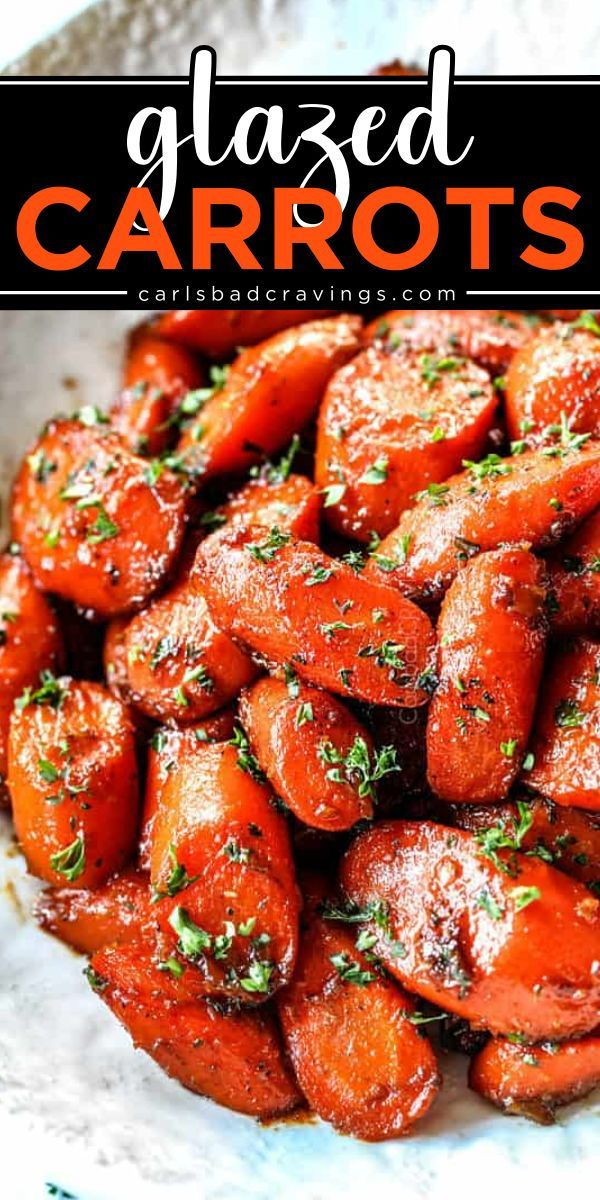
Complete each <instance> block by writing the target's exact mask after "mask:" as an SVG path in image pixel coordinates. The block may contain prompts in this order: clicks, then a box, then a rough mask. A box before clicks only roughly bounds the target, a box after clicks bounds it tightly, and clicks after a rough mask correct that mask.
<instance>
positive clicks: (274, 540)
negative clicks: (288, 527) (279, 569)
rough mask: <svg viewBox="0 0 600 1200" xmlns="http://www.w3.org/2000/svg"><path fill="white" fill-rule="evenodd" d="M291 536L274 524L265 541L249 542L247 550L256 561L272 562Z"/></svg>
mask: <svg viewBox="0 0 600 1200" xmlns="http://www.w3.org/2000/svg"><path fill="white" fill-rule="evenodd" d="M290 538H291V534H290V533H284V532H283V531H282V530H281V529H279V528H278V526H277V525H274V526H273V528H272V529H271V530H270V532H269V536H268V537H267V538H266V540H265V541H264V542H247V543H246V550H247V551H248V553H249V554H251V555H252V558H254V559H255V560H256V562H262V563H270V562H272V561H273V559H274V558H275V555H276V554H277V552H278V550H281V548H282V547H283V546H287V544H288V542H289V541H290Z"/></svg>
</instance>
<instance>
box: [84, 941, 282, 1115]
mask: <svg viewBox="0 0 600 1200" xmlns="http://www.w3.org/2000/svg"><path fill="white" fill-rule="evenodd" d="M164 961H165V960H163V962H164ZM167 961H168V960H167ZM91 965H92V970H93V972H94V974H93V975H92V976H91V982H92V984H93V986H94V990H95V991H96V992H97V994H98V995H99V996H100V998H101V999H102V1000H104V1003H105V1004H107V1005H108V1007H109V1008H110V1010H111V1012H113V1013H114V1015H115V1016H116V1017H117V1018H118V1020H119V1021H121V1023H122V1024H123V1025H124V1026H125V1028H126V1029H127V1031H128V1033H129V1034H130V1036H131V1038H132V1039H133V1043H134V1045H135V1046H136V1047H138V1048H139V1049H140V1050H145V1052H146V1053H147V1054H149V1055H150V1056H151V1058H153V1059H154V1060H155V1062H157V1063H158V1064H159V1066H161V1067H162V1069H163V1071H166V1072H167V1075H170V1076H171V1077H172V1078H173V1079H177V1080H178V1081H179V1083H182V1084H183V1086H184V1087H186V1088H189V1089H190V1090H191V1091H192V1092H197V1093H199V1094H200V1095H202V1096H208V1097H210V1099H211V1100H216V1102H217V1104H223V1105H224V1106H225V1107H226V1108H231V1109H233V1110H234V1112H241V1113H247V1114H248V1115H249V1116H252V1117H261V1118H263V1119H266V1118H267V1117H273V1116H276V1115H278V1114H281V1113H285V1112H289V1111H290V1110H292V1109H294V1108H297V1107H298V1106H299V1105H300V1104H302V1097H301V1095H300V1092H299V1091H298V1088H297V1086H296V1084H295V1082H294V1078H293V1075H292V1073H291V1071H290V1069H289V1066H288V1064H287V1062H286V1060H285V1058H284V1055H283V1050H282V1046H281V1038H280V1035H279V1031H278V1030H277V1027H276V1024H275V1021H274V1019H273V1017H272V1015H271V1014H270V1013H268V1012H266V1011H265V1010H264V1009H260V1010H258V1009H239V1010H233V1011H231V1012H226V1011H223V1009H222V1008H220V1007H216V1006H215V1005H214V1004H212V1003H211V1001H210V998H208V997H202V996H194V995H193V994H192V995H191V994H190V985H189V984H188V983H187V976H188V975H189V973H190V972H189V969H186V972H185V973H184V975H183V977H182V978H177V977H175V976H174V975H173V974H172V973H171V972H169V971H168V970H165V969H164V968H163V970H161V969H160V967H159V965H158V963H157V959H156V956H155V954H154V952H153V949H152V947H151V945H149V944H148V943H147V942H142V941H139V942H137V943H129V944H127V945H121V946H110V947H107V948H106V949H105V950H100V951H99V952H98V953H97V954H95V955H94V957H93V959H92V964H91Z"/></svg>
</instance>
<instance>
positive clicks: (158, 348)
mask: <svg viewBox="0 0 600 1200" xmlns="http://www.w3.org/2000/svg"><path fill="white" fill-rule="evenodd" d="M203 382H204V376H203V373H202V371H201V370H200V366H199V364H198V362H197V361H196V359H195V358H194V356H193V355H192V354H190V353H189V351H188V350H185V349H184V348H183V347H182V346H176V345H174V344H173V343H172V342H167V341H165V340H164V339H163V338H159V337H155V336H154V335H153V334H152V333H150V332H149V331H148V330H147V329H142V330H138V331H136V333H134V335H133V337H132V339H131V341H130V344H129V348H128V353H127V362H126V364H125V372H124V379H123V386H124V391H123V392H122V393H121V395H120V397H119V399H118V401H117V403H116V404H114V405H113V407H112V408H111V410H110V419H111V424H112V425H113V428H114V429H115V430H116V431H117V433H119V434H120V435H121V437H122V438H123V440H124V441H125V442H126V443H127V445H128V446H129V447H130V448H131V450H133V452H134V454H160V453H161V452H162V451H163V450H165V449H166V447H167V446H168V445H169V442H170V440H171V438H170V434H171V418H172V417H173V415H174V411H175V409H176V406H177V403H178V401H179V400H181V399H182V397H183V396H185V394H186V392H189V391H190V390H192V389H196V388H199V387H200V386H201V384H202V383H203Z"/></svg>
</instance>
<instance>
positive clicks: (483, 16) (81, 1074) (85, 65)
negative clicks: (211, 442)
mask: <svg viewBox="0 0 600 1200" xmlns="http://www.w3.org/2000/svg"><path fill="white" fill-rule="evenodd" d="M576 9H577V5H576V4H575V5H574V4H572V5H571V6H570V8H569V9H567V7H566V6H564V7H563V6H562V5H559V4H558V2H557V3H554V0H546V3H543V2H542V0H527V3H525V4H521V3H519V0H504V4H503V5H502V6H501V8H499V7H498V6H490V5H489V4H488V3H487V0H481V3H480V2H479V0H475V2H474V0H471V2H470V3H468V2H467V0H443V4H442V6H441V8H440V7H439V6H438V5H437V4H435V3H433V2H429V3H428V2H427V0H405V2H404V3H403V4H395V3H392V2H391V0H389V2H386V0H304V2H302V0H263V2H262V3H258V2H256V3H254V2H253V0H246V2H243V0H219V3H210V2H209V0H206V2H205V0H195V2H194V0H172V2H169V3H167V2H166V0H161V2H154V3H152V2H151V0H107V2H106V3H103V4H100V5H97V6H94V7H93V8H92V9H90V10H89V11H88V12H86V13H85V14H84V15H83V16H82V17H80V18H78V19H77V20H76V21H75V22H73V23H71V25H70V26H68V27H67V28H66V30H65V31H63V33H62V34H61V35H59V36H57V37H56V38H54V39H52V40H51V42H49V43H47V44H45V45H44V46H42V47H38V48H36V49H35V50H34V51H32V53H31V54H30V55H29V56H28V57H27V59H25V60H23V61H22V62H21V64H19V66H18V68H17V69H19V70H20V71H21V72H22V73H37V74H45V73H56V74H72V73H81V74H85V73H103V72H104V73H113V72H114V73H148V72H150V73H151V72H158V73H168V72H184V71H185V70H186V69H187V62H188V57H189V52H190V49H191V48H192V47H193V45H194V44H196V43H198V42H202V41H205V42H209V43H212V44H213V45H215V46H216V47H217V49H218V51H219V55H220V61H221V69H222V70H226V71H229V72H233V71H241V72H245V71H247V72H249V73H257V72H259V71H269V72H271V73H284V72H285V71H290V72H294V71H298V72H299V71H302V70H305V71H312V72H322V71H323V72H326V71H328V70H334V71H362V70H365V69H367V68H368V67H370V66H371V65H372V64H373V63H376V62H378V61H382V60H385V59H387V58H389V57H391V56H393V55H395V54H397V53H399V54H401V55H403V56H404V57H405V58H407V59H410V58H414V57H421V59H423V57H425V56H426V51H427V49H428V48H429V47H430V46H431V45H432V44H433V43H435V42H439V41H444V40H448V41H450V42H452V43H453V44H454V45H455V46H456V48H457V54H458V62H459V66H460V67H461V68H462V69H463V70H465V71H466V70H471V71H474V70H481V71H490V72H493V71H498V70H500V69H501V68H502V67H504V68H509V69H510V70H511V71H519V70H522V71H528V70H529V71H534V70H538V71H544V70H547V71H551V70H563V71H569V70H570V71H578V70H579V71H585V70H589V71H593V70H594V69H597V66H598V62H600V55H598V53H597V51H598V47H599V45H600V36H599V34H600V28H599V27H595V28H592V29H590V27H589V23H588V24H587V25H586V23H585V22H583V21H581V20H579V21H578V20H577V19H576ZM582 9H583V4H582ZM582 15H583V14H582ZM232 31H233V34H232ZM595 55H596V61H594V56H595ZM135 319H136V318H135V317H134V316H133V315H132V314H121V313H105V314H101V313H62V314H61V313H9V314H6V315H5V316H3V317H2V318H1V319H0V485H1V486H2V491H3V495H6V489H7V482H8V479H9V477H10V474H11V472H12V470H13V468H14V464H15V462H16V461H17V458H18V456H19V455H20V454H21V453H22V452H23V450H24V448H25V446H26V445H27V442H28V440H29V439H30V438H31V437H32V436H33V434H34V433H35V431H36V429H37V427H38V426H39V425H40V424H41V422H42V421H43V420H44V419H45V418H46V417H48V416H49V415H51V414H52V413H53V412H54V411H56V410H60V409H65V408H66V409H67V410H68V409H70V408H72V407H74V406H75V404H80V403H85V402H87V403H98V404H100V405H102V404H106V403H108V402H109V401H110V399H111V396H113V395H114V392H115V388H116V383H117V378H118V366H119V360H120V355H121V350H122V335H123V332H124V330H125V328H126V327H127V326H128V325H129V324H131V322H132V321H133V320H135ZM66 380H70V381H73V380H75V388H74V389H73V387H72V386H71V387H67V386H65V381H66ZM34 891H35V885H34V884H33V883H32V881H30V880H27V879H26V877H25V874H24V871H23V864H22V860H21V858H20V857H19V856H18V855H15V854H14V852H13V850H12V846H11V840H10V827H9V825H8V822H6V821H1V820H0V1147H1V1150H0V1196H1V1197H2V1200H42V1197H43V1196H44V1194H45V1190H44V1181H45V1180H51V1181H54V1182H55V1183H59V1184H61V1185H62V1186H63V1187H64V1188H68V1189H69V1190H70V1191H72V1192H73V1193H75V1195H76V1196H77V1197H78V1200H238V1198H240V1200H241V1198H244V1200H246V1198H247V1200H267V1197H269V1200H271V1198H276V1200H330V1198H333V1197H337V1196H342V1195H343V1196H344V1197H345V1198H347V1200H355V1198H356V1200H359V1198H360V1200H364V1197H365V1195H369V1196H375V1197H377V1200H388V1198H389V1200H391V1198H392V1197H394V1198H395V1200H396V1198H398V1200H413V1198H416V1197H423V1198H424V1200H451V1198H453V1197H454V1196H458V1195H460V1196H461V1197H462V1198H464V1200H471V1197H473V1200H475V1197H477V1200H479V1198H480V1196H481V1194H482V1192H484V1193H485V1192H486V1191H491V1190H492V1189H495V1188H498V1189H500V1188H502V1189H503V1191H504V1192H505V1193H506V1194H508V1195H509V1196H511V1197H515V1198H517V1200H521V1197H525V1196H527V1197H529V1196H530V1195H531V1194H532V1193H533V1194H544V1197H545V1200H554V1197H558V1196H564V1194H565V1191H566V1190H567V1189H569V1191H570V1193H571V1194H572V1195H574V1194H575V1193H576V1192H577V1190H578V1188H580V1189H581V1191H583V1189H584V1188H587V1189H590V1188H591V1187H592V1185H593V1184H594V1185H596V1184H597V1169H598V1166H599V1165H600V1153H599V1148H598V1147H599V1142H598V1132H599V1130H600V1124H599V1122H598V1118H599V1116H600V1103H599V1102H598V1101H596V1102H594V1101H593V1100H589V1101H586V1102H584V1103H583V1104H581V1105H578V1106H577V1107H575V1108H571V1109H569V1110H568V1115H567V1116H566V1117H564V1118H563V1119H562V1121H561V1123H560V1124H559V1125H557V1126H555V1127H554V1128H551V1129H541V1128H537V1127H533V1126H531V1125H529V1124H527V1123H526V1122H524V1121H522V1120H520V1119H511V1120H509V1119H506V1118H502V1117H500V1116H499V1115H498V1114H496V1113H495V1112H494V1111H493V1110H492V1109H490V1108H488V1107H487V1106H485V1105H484V1104H483V1103H482V1102H480V1101H479V1100H478V1099H477V1098H476V1097H474V1096H472V1095H470V1094H469V1093H468V1092H467V1091H466V1089H465V1086H464V1073H465V1064H464V1061H458V1060H456V1061H454V1062H450V1061H447V1062H446V1061H444V1063H443V1064H442V1066H443V1069H444V1074H445V1076H446V1084H445V1087H444V1089H443V1094H442V1096H441V1098H440V1099H439V1101H438V1102H437V1104H436V1106H435V1108H434V1111H433V1113H432V1115H431V1117H430V1118H429V1119H428V1120H426V1121H425V1122H424V1124H423V1125H422V1126H421V1127H420V1128H419V1129H418V1131H417V1132H416V1133H415V1134H414V1136H412V1137H411V1138H410V1139H406V1140H404V1141H401V1142H396V1143H388V1144H386V1145H384V1146H379V1147H377V1146H366V1145H363V1144H360V1143H357V1142H353V1141H351V1140H350V1139H347V1138H341V1137H338V1136H337V1135H336V1134H334V1133H333V1132H332V1131H331V1130H330V1129H328V1128H327V1127H326V1126H324V1125H320V1124H318V1123H315V1124H312V1125H309V1124H305V1125H283V1126H281V1127H274V1128H268V1129H261V1128H260V1127H258V1126H256V1125H255V1124H254V1123H253V1122H251V1121H250V1120H248V1119H246V1118H243V1117H237V1116H235V1115H233V1114H230V1113H227V1112H226V1111H225V1110H223V1109H219V1108H217V1107H215V1106H214V1105H212V1104H210V1103H209V1102H207V1101H204V1100H201V1099H199V1098H197V1097H194V1096H192V1095H190V1094H189V1093H187V1092H185V1091H184V1090H183V1089H182V1088H180V1087H178V1086H177V1085H176V1084H174V1083H172V1082H171V1081H170V1080H168V1079H167V1078H166V1077H165V1076H164V1075H163V1074H162V1073H161V1072H160V1071H159V1070H158V1069H157V1068H156V1067H155V1066H154V1065H153V1064H152V1063H151V1062H150V1060H148V1059H147V1058H145V1057H144V1056H143V1055H142V1054H140V1053H138V1052H134V1051H133V1050H132V1048H131V1045H130V1042H129V1039H128V1037H127V1036H126V1034H125V1033H124V1032H123V1030H121V1028H120V1027H119V1026H118V1024H117V1023H116V1021H115V1020H114V1019H113V1018H112V1017H111V1016H110V1014H109V1013H108V1011H107V1010H106V1009H105V1008H104V1007H103V1006H102V1004H101V1003H100V1002H99V1001H98V999H97V998H96V997H94V996H93V995H92V994H91V993H90V991H89V989H88V988H87V986H86V984H85V981H84V980H83V979H82V978H81V968H82V962H81V960H80V959H78V958H77V957H76V956H75V955H73V954H72V953H70V952H69V951H68V950H66V949H65V948H64V947H62V946H60V945H59V944H58V943H56V942H54V941H53V940H52V939H50V938H48V937H46V936H45V935H43V934H41V933H40V932H39V931H38V930H37V929H36V928H35V926H34V925H33V923H32V921H31V919H30V918H29V916H28V911H29V908H30V903H31V897H32V895H33V893H34Z"/></svg>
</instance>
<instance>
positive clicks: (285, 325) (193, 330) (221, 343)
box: [154, 308, 331, 361]
mask: <svg viewBox="0 0 600 1200" xmlns="http://www.w3.org/2000/svg"><path fill="white" fill-rule="evenodd" d="M330 315H331V314H330V313H327V312H324V311H323V310H319V309H310V308H288V309H286V310H284V309H276V308H266V309H261V308H253V309H229V308H213V309H211V308H202V309H198V310H196V311H194V309H175V310H174V311H173V312H167V313H164V314H163V315H162V316H161V317H159V318H158V320H157V322H156V324H155V326H154V329H155V332H156V333H158V334H160V335H161V336H162V337H165V338H170V339H171V340H172V341H174V342H178V343H180V344H181V345H182V346H188V347H189V348H190V349H191V350H199V351H200V353H201V354H204V355H206V357H207V358H212V359H216V360H217V361H219V360H220V359H225V358H231V356H232V355H233V354H234V352H235V351H236V350H238V349H239V348H240V347H243V346H255V345H256V343H257V342H263V341H264V340H265V338H268V337H271V336H272V335H273V334H274V333H279V331H280V330H282V329H290V328H291V327H292V326H293V325H302V324H303V322H306V321H317V320H319V318H322V317H326V316H330Z"/></svg>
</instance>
